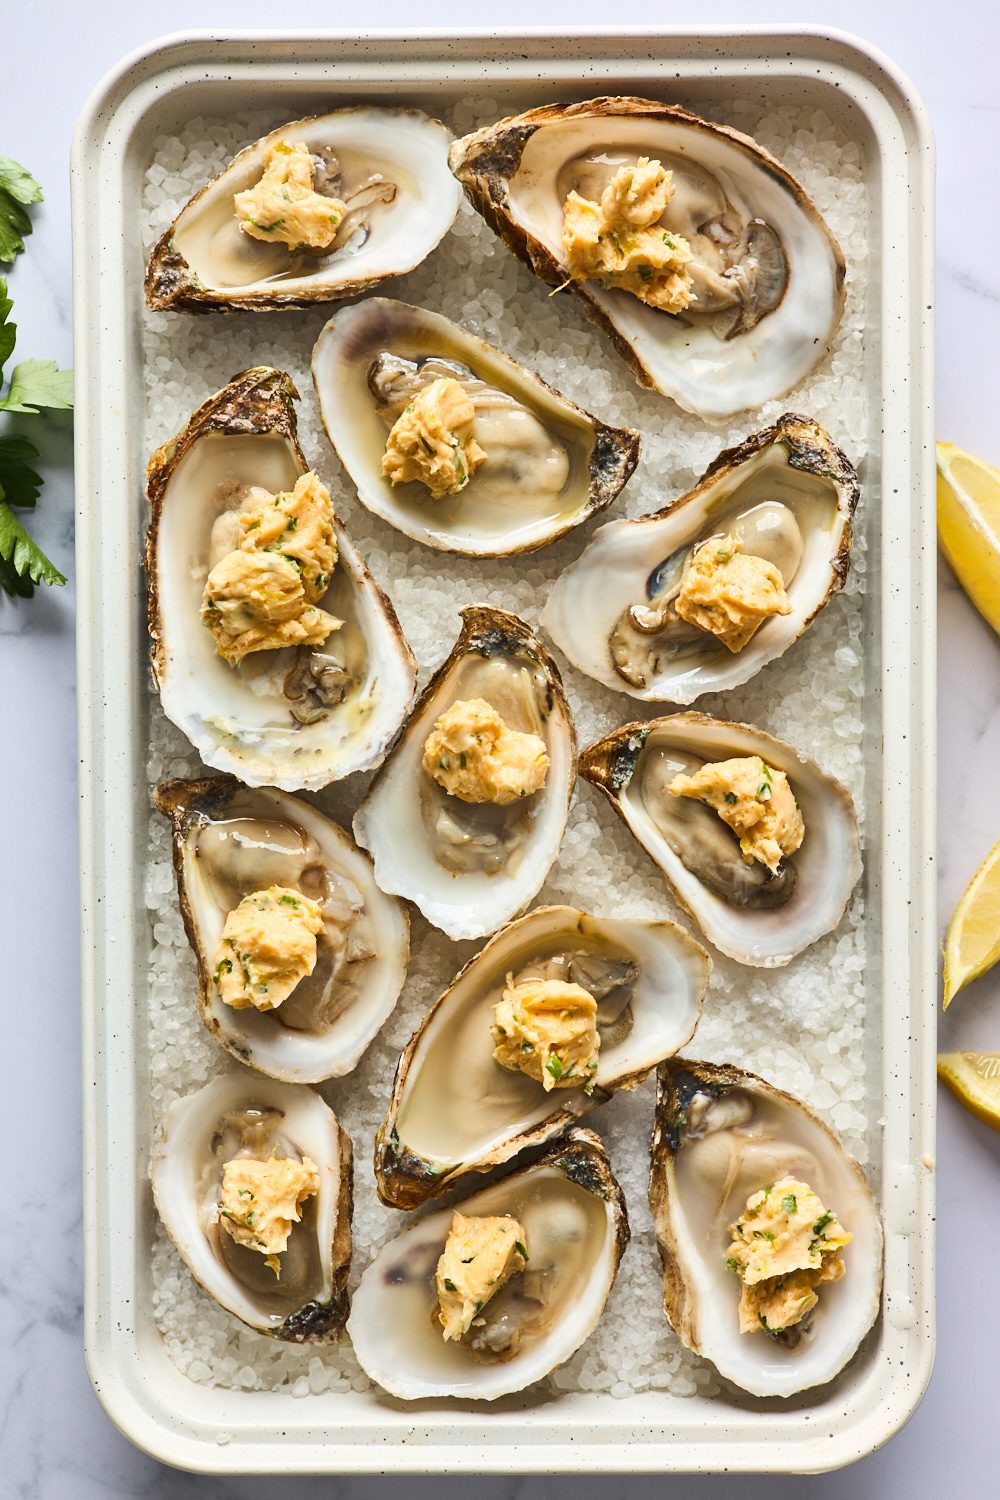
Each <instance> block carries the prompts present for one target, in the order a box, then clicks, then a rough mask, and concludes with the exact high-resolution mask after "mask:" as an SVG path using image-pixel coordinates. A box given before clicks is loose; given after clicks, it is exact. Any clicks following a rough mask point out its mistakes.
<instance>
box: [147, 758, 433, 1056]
mask: <svg viewBox="0 0 1000 1500" xmlns="http://www.w3.org/2000/svg"><path fill="white" fill-rule="evenodd" d="M156 805H157V807H158V808H159V809H160V811H161V812H162V813H163V814H164V816H165V817H168V818H169V819H170V821H171V824H172V826H173V857H174V870H175V873H176V876H177V889H178V894H179V897H180V906H181V915H182V916H183V918H184V928H185V931H186V932H187V936H188V941H189V942H190V944H191V947H192V948H193V949H194V953H195V957H196V959H197V960H198V1013H199V1015H200V1017H201V1019H202V1021H203V1023H204V1024H205V1026H206V1027H207V1028H208V1030H209V1031H210V1032H211V1033H212V1035H213V1036H214V1037H215V1038H216V1040H217V1041H218V1042H220V1043H221V1045H222V1046H223V1047H225V1048H226V1050H227V1052H231V1053H232V1054H233V1056H234V1057H237V1058H239V1059H240V1061H241V1062H245V1063H248V1064H249V1065H250V1067H252V1068H256V1069H258V1070H259V1071H260V1072H261V1073H267V1074H268V1075H269V1076H270V1077H272V1078H283V1079H286V1080H287V1081H289V1082H293V1083H318V1082H319V1081H320V1080H321V1079H323V1078H339V1077H341V1075H342V1074H344V1073H349V1072H350V1071H351V1069H352V1068H353V1067H354V1066H355V1065H356V1063H357V1061H358V1059H359V1058H360V1056H361V1054H362V1053H363V1052H364V1050H365V1048H366V1047H367V1046H368V1044H369V1042H370V1041H371V1040H372V1038H373V1037H374V1036H375V1034H376V1033H377V1032H378V1030H379V1029H380V1027H381V1026H382V1025H383V1024H384V1022H385V1021H386V1019H387V1018H388V1016H389V1015H390V1014H391V1012H392V1010H393V1007H394V1006H395V1004H396V1001H397V999H398V998H399V992H400V990H401V989H402V987H403V980H404V979H405V977H406V963H407V957H408V952H409V920H408V918H407V916H406V912H405V910H404V909H403V907H402V906H401V905H400V903H399V902H398V901H395V900H394V899H393V898H392V897H391V896H386V895H383V893H382V892H381V891H380V890H379V889H378V886H377V885H376V884H375V879H374V875H373V873H372V867H371V861H370V860H369V859H368V857H367V856H366V855H364V854H362V852H361V850H360V849H359V848H358V847H357V845H356V844H355V843H354V841H353V840H352V839H351V838H350V836H349V835H348V834H346V833H345V832H344V830H343V829H342V828H339V827H338V826H337V824H336V823H333V822H331V820H330V819H329V818H327V817H324V815H323V814H322V813H321V812H319V811H318V810H317V809H316V808H315V807H313V806H311V805H310V804H309V803H308V802H303V801H301V799H300V798H298V797H290V796H288V795H287V794H286V793H284V792H277V791H273V790H271V789H259V790H256V791H248V790H247V788H246V787H241V786H240V784H239V782H237V781H236V780H235V778H233V777H231V776H217V777H210V778H205V779H203V780H200V781H167V782H164V783H163V785H162V786H160V787H158V788H157V790H156ZM271 887H278V888H280V889H281V890H283V891H284V892H286V893H287V892H289V891H293V892H294V891H301V892H302V893H303V895H305V896H307V897H309V898H310V899H312V900H315V901H317V902H318V903H319V906H320V910H321V914H322V919H323V925H322V928H321V929H320V931H319V933H318V935H317V943H316V957H315V967H314V968H313V969H312V971H311V972H310V973H309V974H308V975H307V976H305V977H303V978H301V979H300V980H299V982H298V983H297V984H296V985H295V986H294V988H293V989H292V991H291V993H290V994H289V995H288V996H287V998H285V999H283V1000H282V1001H281V1002H280V1003H279V1004H278V1005H276V1006H275V1007H274V1008H273V1009H257V1008H256V1007H255V1006H254V1005H245V1004H241V1007H240V1008H239V1009H235V1008H234V1007H233V1006H232V1005H231V1004H227V1003H226V1001H225V1000H224V999H223V997H222V994H221V992H220V988H219V983H218V979H217V977H216V970H217V967H218V957H217V949H218V947H219V943H220V939H221V937H222V934H223V927H224V924H225V923H226V919H227V917H228V916H229V915H230V913H231V912H233V911H234V910H235V908H236V907H237V906H238V905H239V903H240V901H241V900H243V899H244V898H245V897H248V896H250V895H251V894H253V893H254V892H258V891H263V890H267V889H268V888H271Z"/></svg>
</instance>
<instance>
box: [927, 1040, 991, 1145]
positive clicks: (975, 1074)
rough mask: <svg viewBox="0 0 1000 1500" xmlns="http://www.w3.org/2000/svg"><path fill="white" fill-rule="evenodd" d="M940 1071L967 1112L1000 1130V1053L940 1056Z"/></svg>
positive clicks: (942, 1077)
mask: <svg viewBox="0 0 1000 1500" xmlns="http://www.w3.org/2000/svg"><path fill="white" fill-rule="evenodd" d="M937 1071H938V1077H939V1078H940V1079H941V1082H942V1083H943V1084H945V1085H946V1086H947V1087H948V1088H949V1089H951V1092H952V1093H953V1094H954V1095H955V1098H956V1099H958V1100H959V1101H960V1102H961V1103H962V1104H964V1105H965V1107H966V1109H967V1110H969V1111H970V1112H971V1113H972V1114H974V1115H976V1116H977V1117H978V1118H979V1119H980V1120H982V1121H983V1123H984V1124H986V1125H992V1127H993V1129H994V1130H1000V1052H939V1053H938V1060H937Z"/></svg>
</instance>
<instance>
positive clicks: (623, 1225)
mask: <svg viewBox="0 0 1000 1500" xmlns="http://www.w3.org/2000/svg"><path fill="white" fill-rule="evenodd" d="M455 1206H456V1208H458V1209H459V1210H460V1211H461V1212H462V1213H464V1214H468V1215H509V1216H512V1217H514V1218H516V1219H518V1221H519V1222H520V1223H521V1224H522V1225H523V1227H524V1229H525V1232H526V1239H527V1248H528V1252H529V1259H528V1265H527V1267H526V1269H525V1271H524V1272H523V1274H522V1275H521V1276H520V1277H517V1278H515V1279H514V1280H512V1281H510V1282H508V1284H507V1286H506V1287H505V1288H504V1290H503V1291H502V1292H501V1293H500V1294H499V1296H498V1297H497V1298H496V1300H495V1302H494V1303H492V1304H488V1306H487V1312H486V1326H485V1327H484V1329H483V1330H482V1331H483V1333H484V1334H486V1335H487V1337H486V1338H484V1339H483V1342H484V1343H485V1344H486V1350H487V1357H488V1350H489V1346H490V1342H492V1341H493V1340H492V1339H491V1338H490V1337H489V1335H494V1337H495V1338H496V1342H497V1343H499V1342H501V1341H503V1340H504V1339H506V1340H507V1341H508V1342H509V1341H510V1335H511V1334H514V1335H515V1337H514V1343H515V1346H516V1347H515V1352H514V1353H513V1355H512V1356H511V1355H510V1354H509V1353H507V1352H504V1353H500V1354H498V1355H497V1356H496V1357H495V1358H496V1362H489V1363H487V1362H484V1360H483V1355H482V1353H481V1352H479V1351H477V1353H478V1354H479V1357H478V1358H477V1357H476V1354H474V1353H473V1351H472V1350H471V1349H470V1348H469V1347H467V1345H466V1343H464V1342H462V1343H459V1342H451V1343H446V1342H445V1340H444V1338H443V1337H442V1333H441V1327H440V1324H439V1323H438V1322H437V1319H436V1316H435V1313H436V1307H437V1292H436V1288H435V1281H434V1275H435V1269H436V1266H437V1261H438V1258H439V1256H440V1254H441V1251H442V1250H443V1248H444V1244H445V1241H446V1239H447V1237H448V1231H449V1228H450V1226H451V1221H452V1209H450V1208H447V1209H442V1210H441V1211H440V1212H438V1213H433V1214H427V1215H425V1216H423V1217H421V1218H419V1219H417V1220H416V1222H415V1223H412V1224H411V1225H410V1227H409V1228H408V1229H405V1230H404V1231H403V1233H402V1234H400V1235H399V1236H397V1238H396V1239H394V1240H390V1241H389V1243H388V1244H387V1245H385V1246H384V1247H383V1248H382V1250H380V1251H379V1253H378V1255H377V1256H376V1258H375V1260H374V1261H372V1263H371V1265H370V1266H368V1267H367V1269H366V1270H365V1273H364V1275H363V1276H362V1278H361V1284H360V1286H359V1287H358V1289H357V1291H356V1293H355V1295H354V1306H353V1310H352V1312H351V1317H350V1320H349V1322H348V1325H347V1328H348V1332H349V1334H350V1336H351V1339H352V1341H353V1343H354V1352H355V1354H356V1355H357V1357H358V1359H359V1361H360V1362H361V1365H362V1367H363V1368H364V1369H365V1370H366V1371H367V1372H368V1374H369V1375H370V1376H371V1378H372V1379H373V1380H376V1381H378V1383H379V1385H381V1386H382V1387H384V1389H385V1390H387V1391H389V1392H390V1393H391V1394H392V1395H394V1396H400V1397H402V1399H403V1400H406V1401H415V1400H418V1399H420V1398H421V1397H426V1396H464V1397H467V1398H470V1399H472V1400H481V1401H493V1400H495V1399H496V1398H497V1397H498V1396H504V1395H507V1394H509V1393H510V1392H511V1391H520V1390H523V1389H524V1387H525V1386H527V1385H530V1384H531V1383H532V1382H533V1381H535V1380H540V1379H541V1378H542V1376H543V1375H547V1374H548V1373H549V1371H550V1370H554V1369H555V1368H556V1366H557V1365H561V1364H563V1363H564V1361H565V1360H567V1359H569V1357H570V1355H571V1354H573V1352H574V1351H575V1350H576V1349H578V1348H579V1347H580V1345H581V1344H582V1343H583V1341H584V1339H586V1338H587V1337H588V1336H589V1335H590V1334H591V1333H592V1332H593V1330H594V1328H596V1326H597V1323H598V1322H599V1320H600V1317H601V1314H602V1312H603V1311H604V1306H605V1303H606V1302H607V1299H608V1295H609V1293H610V1291H611V1288H612V1286H613V1285H614V1280H615V1276H616V1274H617V1271H618V1264H619V1261H620V1260H621V1257H622V1253H623V1251H624V1249H625V1246H626V1245H627V1244H628V1240H629V1227H628V1215H627V1212H626V1208H625V1199H624V1197H623V1195H622V1191H621V1188H620V1187H619V1186H618V1183H617V1182H616V1180H615V1178H614V1176H613V1175H612V1172H611V1167H610V1163H609V1162H608V1158H607V1154H606V1152H605V1150H604V1147H603V1145H602V1144H601V1141H600V1139H599V1138H598V1137H597V1136H596V1135H594V1134H593V1133H592V1132H591V1131H589V1130H584V1129H582V1128H581V1127H580V1126H574V1127H573V1128H572V1129H571V1130H570V1131H569V1132H568V1133H567V1135H566V1136H564V1137H563V1139H562V1140H559V1141H556V1142H554V1143H553V1144H552V1145H551V1146H549V1148H548V1149H547V1150H546V1151H545V1152H544V1154H543V1155H542V1156H540V1157H539V1158H538V1160H537V1161H535V1162H533V1163H532V1164H531V1165H530V1166H526V1167H522V1168H521V1169H520V1170H519V1171H516V1172H512V1173H511V1174H510V1175H509V1176H507V1177H504V1178H502V1179H501V1180H500V1181H499V1182H495V1183H493V1184H492V1186H490V1187H487V1188H484V1189H482V1190H481V1191H479V1192H478V1193H476V1194H474V1195H473V1196H472V1197H470V1198H465V1199H462V1200H461V1201H460V1202H459V1203H457V1204H456V1205H455ZM494 1331H495V1333H494ZM517 1333H519V1334H520V1337H519V1338H518V1337H517Z"/></svg>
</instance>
